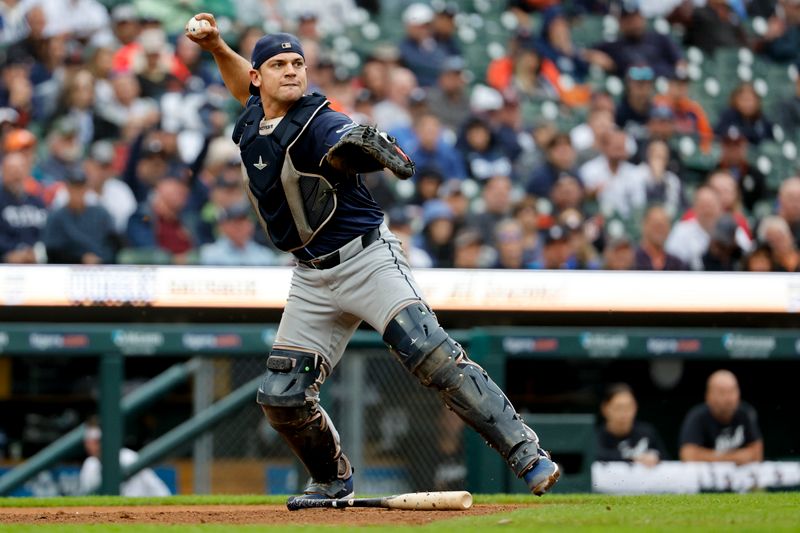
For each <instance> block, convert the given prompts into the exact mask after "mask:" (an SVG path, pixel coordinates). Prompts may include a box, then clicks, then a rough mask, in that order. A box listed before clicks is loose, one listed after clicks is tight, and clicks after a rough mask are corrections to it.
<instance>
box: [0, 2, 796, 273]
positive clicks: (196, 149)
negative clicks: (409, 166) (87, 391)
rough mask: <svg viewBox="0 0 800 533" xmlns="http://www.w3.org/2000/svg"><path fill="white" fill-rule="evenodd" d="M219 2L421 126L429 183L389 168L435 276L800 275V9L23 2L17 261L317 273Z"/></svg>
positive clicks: (1, 103) (11, 157) (5, 97)
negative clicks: (225, 66) (589, 34)
mask: <svg viewBox="0 0 800 533" xmlns="http://www.w3.org/2000/svg"><path fill="white" fill-rule="evenodd" d="M498 6H499V7H498ZM202 11H208V12H211V13H214V14H215V16H216V17H217V21H218V24H219V27H220V29H221V31H222V33H223V36H224V37H225V38H226V40H227V41H228V42H229V43H231V45H232V46H233V47H234V48H235V49H236V50H237V51H238V52H239V53H240V54H241V55H243V56H244V57H246V58H249V56H250V52H251V50H252V47H253V45H254V43H255V41H256V40H257V39H258V38H259V37H261V36H262V35H264V34H265V33H268V32H274V31H279V30H282V31H290V32H293V33H295V34H297V35H298V37H299V38H300V39H301V40H302V43H303V47H304V50H305V52H306V62H307V63H308V65H309V88H310V90H314V91H318V92H321V93H323V94H325V95H326V96H328V98H329V99H330V100H331V102H332V106H333V107H334V108H336V109H338V110H341V111H343V112H345V113H347V114H349V115H350V116H352V117H353V118H354V120H355V121H356V122H359V123H371V124H375V125H377V126H378V127H379V128H380V129H382V130H384V131H387V132H389V133H390V134H391V135H393V136H394V137H396V138H397V140H398V142H399V143H400V145H401V146H403V147H404V149H405V150H406V152H407V153H409V154H410V155H411V157H412V158H413V159H414V161H415V162H416V165H417V174H416V175H415V177H414V178H413V179H412V180H410V181H408V182H400V181H399V180H397V179H396V178H394V177H393V176H390V175H388V173H380V172H379V173H374V174H370V175H367V176H365V180H366V181H367V183H368V184H369V186H370V189H371V190H372V192H373V195H374V196H375V197H376V199H377V200H378V202H379V203H380V204H381V205H382V206H383V207H384V209H385V210H386V214H387V218H388V222H389V225H390V227H391V229H392V230H393V231H394V232H395V233H396V234H398V236H400V237H401V240H402V241H403V243H404V246H405V247H406V252H407V255H408V257H409V259H410V262H411V264H412V266H414V267H457V268H524V269H527V268H533V269H613V270H630V269H639V270H715V271H719V270H749V271H790V272H791V271H800V252H798V247H799V246H800V177H796V176H795V173H796V170H797V169H796V167H795V163H796V157H797V150H796V145H795V144H793V142H792V141H794V140H800V77H798V75H797V65H798V64H800V0H705V1H704V0H694V1H692V0H684V1H681V0H658V1H655V0H639V1H638V2H637V1H635V0H623V1H610V2H609V1H600V0H573V1H567V2H558V1H554V0H509V1H508V2H507V3H505V4H503V3H502V2H486V1H483V2H482V1H479V0H475V1H474V2H472V1H464V2H460V3H447V2H444V1H438V2H437V0H432V1H431V2H430V3H428V2H413V3H412V2H408V1H397V2H388V1H383V2H382V1H380V0H295V1H293V2H282V1H279V0H241V1H235V2H234V1H233V0H182V1H179V2H155V1H153V0H135V1H133V2H131V3H127V2H120V1H117V0H102V1H101V0H0V22H1V24H0V80H1V81H0V137H1V140H0V157H2V161H1V162H0V173H2V190H0V256H2V261H3V262H6V263H84V264H100V263H128V264H132V263H133V264H135V263H149V264H208V265H275V264H290V263H291V261H292V260H291V257H290V256H288V255H287V254H283V253H280V252H278V251H276V250H275V249H274V248H272V247H271V245H270V243H269V242H267V241H266V240H265V237H264V234H263V232H261V231H257V230H256V227H255V224H254V221H253V219H252V217H251V213H250V209H249V206H248V204H247V200H246V195H245V193H244V191H243V189H242V179H241V160H240V158H239V153H238V149H237V147H236V146H235V145H234V144H233V142H232V141H231V137H230V133H231V127H232V124H233V121H234V119H235V117H236V116H237V115H238V113H239V111H240V110H241V109H240V107H239V104H238V103H237V102H236V101H235V100H233V99H232V98H231V97H230V96H229V94H228V92H227V90H226V89H225V87H224V85H223V84H222V80H221V78H220V76H219V74H218V72H217V71H216V68H215V66H214V63H213V61H212V60H211V58H210V57H209V56H207V55H204V54H201V51H200V49H199V47H197V46H196V45H195V44H194V43H192V42H191V41H189V40H188V39H187V38H186V37H185V36H184V35H183V27H184V24H185V23H186V21H187V20H188V19H189V17H190V16H191V15H193V14H194V13H197V12H202ZM395 15H396V16H395ZM387 21H388V23H387ZM593 22H599V23H601V25H600V26H597V25H596V24H595V25H594V26H592V25H591V24H588V23H593ZM589 26H592V27H601V28H602V31H601V32H600V33H599V34H598V36H597V41H596V42H592V43H589V44H578V43H579V42H580V43H585V42H586V35H585V34H583V33H582V34H580V35H579V34H578V28H586V27H589ZM489 27H491V28H494V29H495V30H497V29H499V32H497V31H496V32H495V34H493V35H492V40H491V42H486V43H482V41H481V38H482V37H483V35H482V34H481V28H486V31H488V28H489ZM468 30H469V31H468ZM498 39H500V40H502V41H503V42H502V43H500V42H499V41H498ZM476 43H479V45H476ZM731 51H733V52H734V54H736V55H735V57H734V59H736V61H737V63H736V64H735V65H734V70H733V73H734V74H733V75H732V76H730V77H727V78H726V77H720V79H712V78H709V77H705V74H704V72H703V71H702V68H703V65H706V66H707V68H710V67H708V66H709V65H717V66H719V65H721V64H722V63H723V62H724V61H723V60H724V58H730V57H731V54H730V52H731ZM743 54H744V56H743ZM747 54H750V55H749V56H747ZM742 57H745V58H746V57H749V58H750V60H749V63H747V62H746V61H745V62H743V63H738V61H739V59H740V58H742ZM762 63H763V64H764V65H775V66H776V68H779V70H780V68H782V69H783V70H781V72H782V73H783V74H782V76H783V77H782V78H780V79H770V80H769V85H773V87H772V89H775V90H774V91H773V92H777V89H776V88H777V87H779V86H780V87H786V88H787V90H785V91H783V93H782V94H785V95H786V97H785V99H783V100H781V101H777V102H775V103H774V108H771V109H770V108H768V107H769V106H766V105H763V104H764V102H763V100H764V95H765V94H766V91H769V90H770V87H769V85H767V84H766V83H765V82H764V80H761V79H754V78H753V77H752V76H748V75H745V74H743V73H742V66H743V65H744V66H748V65H749V66H748V68H751V67H752V68H755V67H757V66H759V65H761V64H762ZM720 68H721V67H720ZM717 72H727V71H724V70H717ZM773 72H774V70H773ZM737 73H738V74H737ZM711 82H715V83H716V86H714V83H711ZM759 82H761V83H759ZM765 87H766V89H765ZM701 93H702V94H704V95H707V94H708V93H713V94H715V98H716V101H718V102H722V104H723V105H722V106H721V108H722V109H721V111H720V112H719V113H714V114H713V115H711V114H709V112H708V110H707V109H706V106H704V105H703V104H702V103H700V102H698V100H697V95H698V94H701ZM775 147H777V152H775V150H774V149H775ZM771 148H772V149H773V151H772V152H770V151H769V150H770V149H771ZM792 149H794V151H792ZM764 154H766V156H765V155H764ZM776 154H777V155H776ZM778 156H780V157H781V158H783V159H782V161H783V160H785V161H784V162H786V161H788V164H783V165H780V166H778V165H777V164H775V165H773V164H772V163H773V160H777V158H778ZM764 158H766V163H765V162H764V161H763V160H762V159H764ZM776 169H777V174H776Z"/></svg>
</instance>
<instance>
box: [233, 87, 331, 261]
mask: <svg viewBox="0 0 800 533" xmlns="http://www.w3.org/2000/svg"><path fill="white" fill-rule="evenodd" d="M328 104H329V102H328V100H327V99H326V98H325V97H324V96H322V95H320V94H316V93H314V94H311V95H308V96H304V97H303V98H301V99H300V100H298V101H297V102H296V103H295V105H294V106H292V108H291V109H290V110H289V112H288V113H287V114H286V115H285V116H284V117H283V119H282V120H281V121H280V123H279V124H278V126H277V127H276V128H275V131H274V132H273V133H272V134H271V135H259V132H258V130H259V125H260V123H261V120H262V119H263V118H264V110H263V108H262V107H261V100H260V99H258V98H256V100H255V101H253V102H251V103H250V105H249V106H248V107H247V108H246V109H245V111H244V112H243V113H242V115H241V116H240V117H239V119H238V120H237V122H236V127H235V128H234V132H233V141H234V142H236V143H237V144H238V145H239V149H240V150H241V153H242V164H243V165H244V169H245V173H246V177H245V184H246V185H247V187H246V190H247V192H248V196H249V198H250V201H251V203H252V204H253V207H254V209H255V210H256V213H257V214H258V218H259V220H260V222H261V224H262V226H263V227H264V229H265V230H266V231H267V233H268V234H269V236H270V238H271V239H272V241H273V242H274V243H275V245H276V246H277V247H278V248H280V249H281V250H284V251H288V252H291V251H294V250H297V249H299V248H302V247H303V246H305V245H307V244H308V243H309V242H310V241H311V239H313V237H314V236H315V235H316V234H317V232H318V231H319V230H320V229H322V227H323V226H324V225H325V224H326V223H327V222H328V221H329V220H330V219H331V218H332V217H333V213H334V211H335V210H336V205H337V201H336V190H335V189H334V188H333V186H332V185H331V183H330V182H329V181H328V180H326V179H325V178H324V177H323V176H322V175H320V174H310V173H303V172H300V171H298V170H297V169H296V168H295V166H294V164H293V162H292V156H291V149H292V146H293V145H294V143H295V142H296V141H297V140H298V139H299V138H300V136H301V135H302V133H303V131H304V130H305V129H306V127H307V126H308V125H309V123H310V122H311V120H313V118H314V117H315V116H316V115H317V114H320V113H325V112H330V111H331V110H330V109H329V108H328Z"/></svg>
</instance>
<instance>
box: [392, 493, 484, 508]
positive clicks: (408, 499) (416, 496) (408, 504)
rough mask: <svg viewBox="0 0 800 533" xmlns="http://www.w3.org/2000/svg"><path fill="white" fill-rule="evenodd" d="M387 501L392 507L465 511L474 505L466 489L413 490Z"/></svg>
mask: <svg viewBox="0 0 800 533" xmlns="http://www.w3.org/2000/svg"><path fill="white" fill-rule="evenodd" d="M386 503H387V506H388V507H389V508H390V509H410V510H419V511H425V510H427V511H463V510H466V509H469V508H470V507H472V494H470V493H469V492H467V491H465V490H456V491H447V492H412V493H409V494H399V495H397V496H392V497H389V498H387V499H386Z"/></svg>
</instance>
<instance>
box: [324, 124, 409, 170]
mask: <svg viewBox="0 0 800 533" xmlns="http://www.w3.org/2000/svg"><path fill="white" fill-rule="evenodd" d="M325 159H326V160H327V161H328V163H329V164H330V165H331V166H332V167H333V168H335V169H337V170H340V171H342V172H355V173H361V172H375V171H376V170H381V169H383V168H388V169H389V170H391V171H392V172H394V174H395V175H396V176H397V177H398V178H400V179H408V178H410V177H411V176H413V175H414V162H413V161H411V158H410V157H408V156H407V155H406V154H405V152H403V150H401V149H400V147H399V146H397V142H396V141H395V139H394V138H393V137H391V136H389V135H387V134H386V133H383V132H380V131H378V130H377V129H375V128H374V127H372V126H363V125H361V126H356V127H354V128H353V129H351V130H350V131H348V132H347V133H345V134H344V136H343V137H342V138H341V139H339V142H337V143H336V144H334V145H333V146H332V147H331V149H330V150H328V153H327V154H326V155H325Z"/></svg>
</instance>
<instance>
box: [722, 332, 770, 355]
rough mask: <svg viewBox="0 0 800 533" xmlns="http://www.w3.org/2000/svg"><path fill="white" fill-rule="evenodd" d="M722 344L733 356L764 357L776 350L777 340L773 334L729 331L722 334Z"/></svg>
mask: <svg viewBox="0 0 800 533" xmlns="http://www.w3.org/2000/svg"><path fill="white" fill-rule="evenodd" d="M722 345H723V346H724V347H725V349H726V350H728V353H729V354H730V356H731V357H741V358H762V357H769V355H770V354H771V353H772V352H773V351H775V346H776V345H777V341H776V340H775V337H773V336H771V335H739V334H736V333H727V334H725V335H723V336H722Z"/></svg>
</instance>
